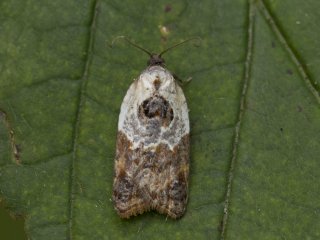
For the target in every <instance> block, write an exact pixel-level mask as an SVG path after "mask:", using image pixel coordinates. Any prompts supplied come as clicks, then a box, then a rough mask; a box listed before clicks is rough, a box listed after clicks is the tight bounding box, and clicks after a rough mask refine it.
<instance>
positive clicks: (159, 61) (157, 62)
mask: <svg viewBox="0 0 320 240" xmlns="http://www.w3.org/2000/svg"><path fill="white" fill-rule="evenodd" d="M164 65H165V61H164V59H163V58H162V57H161V56H160V55H159V54H156V53H153V54H151V56H150V58H149V60H148V66H162V67H163V66H164Z"/></svg>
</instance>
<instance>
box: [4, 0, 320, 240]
mask: <svg viewBox="0 0 320 240" xmlns="http://www.w3.org/2000/svg"><path fill="white" fill-rule="evenodd" d="M317 9H320V4H319V3H317V2H316V1H311V0H309V1H308V3H305V2H303V3H302V2H300V1H296V0H294V1H289V0H284V1H271V0H270V1H265V2H263V1H259V0H257V1H249V2H247V1H245V0H238V1H201V2H195V1H193V2H192V1H190V2H188V1H182V0H180V1H174V2H172V3H168V2H167V1H157V2H152V4H151V3H150V2H146V1H135V2H132V1H67V2H66V1H59V0H58V1H53V2H50V3H49V2H46V3H39V2H38V1H32V0H30V1H2V2H1V4H0V11H1V15H0V16H1V20H2V21H1V23H0V33H1V34H0V62H1V65H0V70H1V71H0V109H1V114H0V131H1V132H0V154H1V155H0V196H1V198H2V199H3V200H4V201H5V202H6V204H7V207H8V208H9V209H11V210H12V211H13V212H14V213H15V214H19V215H24V216H25V219H26V232H27V235H28V237H29V238H30V239H220V238H223V239H302V238H303V239H308V238H309V239H315V238H319V236H320V232H319V230H318V229H320V228H319V226H320V220H319V219H320V218H319V201H318V199H319V197H320V186H319V185H320V184H319V181H318V179H319V173H320V171H319V170H320V162H319V161H318V159H319V155H320V146H319V145H320V143H319V137H318V136H319V133H320V125H319V120H320V109H319V103H320V100H319V87H318V83H319V78H318V75H319V74H317V73H318V71H319V69H318V68H317V66H318V62H319V61H320V60H319V57H317V56H318V55H319V54H318V52H319V51H317V50H318V49H319V43H318V37H319V36H318V35H317V34H318V31H317V25H318V24H316V23H317V22H319V20H320V17H319V15H318V14H317ZM119 35H126V36H128V37H129V38H130V39H133V40H134V42H136V43H138V44H139V45H142V46H144V47H145V48H147V49H150V50H152V51H154V52H160V51H161V50H163V49H165V48H166V47H168V46H171V45H172V44H174V43H177V42H179V41H181V40H184V39H186V38H188V37H193V36H200V37H201V38H202V43H201V46H200V47H199V48H194V47H193V46H192V45H191V44H190V45H185V46H181V47H179V48H177V49H175V50H172V51H170V52H168V53H167V54H166V55H165V59H166V61H167V66H168V69H169V70H171V71H172V72H174V73H175V74H177V75H178V76H179V77H180V78H188V77H189V76H192V78H193V80H192V82H191V83H189V84H188V85H187V86H185V87H184V92H185V94H186V98H187V101H188V105H189V108H190V121H191V128H192V132H191V162H190V169H191V173H190V197H189V203H188V207H187V212H186V214H185V215H184V217H183V218H182V219H180V220H171V219H166V217H165V216H163V215H159V214H157V213H155V212H150V213H145V214H143V215H140V216H137V217H134V218H131V219H129V220H121V219H120V218H119V217H118V216H117V215H116V212H115V211H114V209H113V204H112V202H111V200H110V199H111V195H112V182H113V164H114V161H113V159H114V154H115V140H116V133H117V121H118V114H119V108H120V104H121V102H122V99H123V97H124V95H125V93H126V91H127V89H128V87H129V85H130V84H131V82H132V80H133V79H134V78H136V77H137V76H138V75H139V74H140V72H141V71H142V70H143V69H144V68H145V67H146V66H145V62H146V60H147V57H146V56H145V55H144V54H143V53H142V52H139V51H137V49H134V48H132V47H130V46H128V45H125V44H123V43H120V42H117V43H116V46H115V47H114V48H109V47H108V43H110V42H111V41H112V39H113V38H114V37H116V36H119Z"/></svg>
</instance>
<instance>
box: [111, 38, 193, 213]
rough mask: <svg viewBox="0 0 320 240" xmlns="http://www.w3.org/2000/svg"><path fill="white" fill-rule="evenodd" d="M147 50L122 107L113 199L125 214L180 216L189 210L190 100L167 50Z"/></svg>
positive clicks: (117, 209)
mask: <svg viewBox="0 0 320 240" xmlns="http://www.w3.org/2000/svg"><path fill="white" fill-rule="evenodd" d="M121 38H124V39H125V40H126V41H127V42H129V43H130V44H131V45H133V46H135V47H137V48H139V49H140V50H142V51H144V52H146V53H147V54H148V55H149V56H150V59H149V61H148V67H147V68H146V69H145V70H144V71H143V72H142V73H141V75H140V76H139V77H138V78H137V79H135V80H134V82H133V83H132V84H131V86H130V88H129V89H128V91H127V94H126V96H125V97H124V100H123V102H122V105H121V111H120V116H119V122H118V135H117V144H116V145H117V146H116V157H115V178H114V183H113V202H114V206H115V209H116V211H117V213H118V214H119V216H120V217H121V218H129V217H130V216H132V215H134V216H135V215H137V214H141V213H143V212H145V211H149V210H156V211H158V212H159V213H162V214H166V215H168V216H170V217H172V218H174V219H175V218H179V217H181V216H182V215H183V213H184V212H185V209H186V204H187V200H188V175H189V132H190V127H189V116H188V107H187V102H186V98H185V96H184V94H183V91H182V89H181V87H180V86H179V84H178V83H177V81H176V80H175V78H174V77H173V75H172V74H171V73H170V72H169V71H168V70H167V69H166V68H165V62H164V60H163V58H162V54H164V53H165V52H167V51H168V50H169V49H171V48H173V47H176V46H178V45H180V44H182V43H184V42H186V41H189V40H192V39H189V40H186V41H184V42H181V43H179V44H176V45H174V46H172V47H170V48H168V49H166V50H164V51H163V52H161V53H160V54H152V53H150V52H149V51H147V50H145V49H143V48H142V47H140V46H138V45H136V44H134V43H132V42H131V41H129V40H128V39H127V38H125V37H121Z"/></svg>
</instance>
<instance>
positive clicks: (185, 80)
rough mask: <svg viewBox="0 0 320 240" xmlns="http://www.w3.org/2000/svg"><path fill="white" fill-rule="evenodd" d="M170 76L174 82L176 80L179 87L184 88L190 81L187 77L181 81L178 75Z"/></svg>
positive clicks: (190, 78)
mask: <svg viewBox="0 0 320 240" xmlns="http://www.w3.org/2000/svg"><path fill="white" fill-rule="evenodd" d="M172 76H173V77H174V79H175V80H177V82H178V83H179V85H180V86H185V85H187V84H188V83H190V82H191V80H192V77H188V78H187V79H181V78H180V77H179V76H178V75H176V74H174V73H173V74H172Z"/></svg>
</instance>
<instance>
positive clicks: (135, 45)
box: [110, 36, 152, 57]
mask: <svg viewBox="0 0 320 240" xmlns="http://www.w3.org/2000/svg"><path fill="white" fill-rule="evenodd" d="M119 39H124V40H126V41H127V42H128V43H129V44H131V45H132V46H134V47H136V48H138V49H140V50H141V51H144V52H145V53H146V54H148V55H149V56H150V57H151V56H152V53H151V52H150V51H148V50H147V49H144V48H143V47H140V46H139V45H137V44H135V43H133V42H131V41H130V40H129V39H128V38H127V37H126V36H118V37H115V38H114V39H113V40H112V42H111V45H110V46H111V47H113V45H114V43H115V42H116V41H118V40H119Z"/></svg>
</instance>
